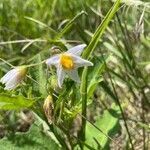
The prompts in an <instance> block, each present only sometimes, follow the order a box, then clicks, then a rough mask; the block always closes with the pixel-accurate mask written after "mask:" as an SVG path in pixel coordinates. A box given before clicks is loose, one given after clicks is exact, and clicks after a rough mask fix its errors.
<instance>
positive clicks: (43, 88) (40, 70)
mask: <svg viewBox="0 0 150 150" xmlns="http://www.w3.org/2000/svg"><path fill="white" fill-rule="evenodd" d="M40 62H42V59H41V55H40V54H38V55H37V63H40ZM38 82H39V83H40V84H41V85H42V86H39V91H40V93H41V94H42V95H43V96H45V97H46V95H47V91H46V82H47V81H46V75H45V72H44V68H43V65H42V64H40V65H39V66H38Z"/></svg>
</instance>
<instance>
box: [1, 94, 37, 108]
mask: <svg viewBox="0 0 150 150" xmlns="http://www.w3.org/2000/svg"><path fill="white" fill-rule="evenodd" d="M34 102H35V101H34V100H32V99H27V98H25V97H23V96H20V95H19V96H9V95H6V94H0V109H3V110H18V109H22V108H27V107H31V106H32V105H33V103H34Z"/></svg>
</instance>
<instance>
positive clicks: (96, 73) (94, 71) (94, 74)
mask: <svg viewBox="0 0 150 150" xmlns="http://www.w3.org/2000/svg"><path fill="white" fill-rule="evenodd" d="M108 61H109V56H105V57H103V56H102V57H100V58H99V61H98V63H96V62H97V59H96V60H95V62H94V64H95V65H94V67H93V68H91V69H89V72H91V73H90V75H89V79H90V82H89V85H88V89H87V91H88V92H87V96H88V99H89V98H90V97H91V96H92V95H93V93H94V91H95V89H96V87H97V85H98V84H99V83H100V82H102V81H103V79H102V77H101V76H100V75H101V74H102V72H103V71H104V69H105V63H107V62H108Z"/></svg>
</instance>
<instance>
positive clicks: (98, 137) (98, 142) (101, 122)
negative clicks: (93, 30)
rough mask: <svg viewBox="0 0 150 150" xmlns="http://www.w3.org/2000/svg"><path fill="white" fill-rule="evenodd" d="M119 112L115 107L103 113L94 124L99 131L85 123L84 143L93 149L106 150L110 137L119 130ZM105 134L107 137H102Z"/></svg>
mask: <svg viewBox="0 0 150 150" xmlns="http://www.w3.org/2000/svg"><path fill="white" fill-rule="evenodd" d="M119 117H120V111H119V108H118V107H117V106H115V105H114V106H113V107H112V108H111V109H109V110H106V111H104V114H103V115H102V116H101V117H97V119H96V122H95V123H94V125H95V126H97V127H98V128H99V129H100V130H102V131H103V133H102V132H100V131H99V130H98V129H96V128H95V127H94V126H93V125H92V124H90V123H89V122H87V126H86V143H87V144H88V145H90V146H92V147H93V148H95V149H100V147H101V149H104V150H106V149H108V148H109V142H110V139H109V138H108V136H109V137H112V136H113V135H115V134H116V133H117V132H118V131H119V130H120V125H119ZM104 133H105V134H107V135H108V136H106V135H104Z"/></svg>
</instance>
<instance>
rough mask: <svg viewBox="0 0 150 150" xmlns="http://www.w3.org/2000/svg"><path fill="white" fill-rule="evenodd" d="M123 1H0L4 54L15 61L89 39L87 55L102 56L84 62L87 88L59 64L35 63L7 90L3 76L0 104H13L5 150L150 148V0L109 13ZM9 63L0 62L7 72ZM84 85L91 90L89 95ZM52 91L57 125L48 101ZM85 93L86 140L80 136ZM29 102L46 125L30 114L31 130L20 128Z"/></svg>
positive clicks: (5, 126)
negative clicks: (59, 73)
mask: <svg viewBox="0 0 150 150" xmlns="http://www.w3.org/2000/svg"><path fill="white" fill-rule="evenodd" d="M115 1H116V0H113V2H112V1H106V0H99V1H96V0H76V1H75V0H0V58H2V59H4V60H5V61H7V62H9V63H11V64H12V65H14V66H18V65H24V64H34V63H40V62H41V61H42V60H45V59H47V58H48V57H49V56H52V55H53V54H56V53H58V51H57V50H56V48H59V49H60V51H66V50H67V49H68V48H70V47H72V46H74V45H77V44H80V43H86V44H87V45H88V46H87V48H86V49H85V52H84V53H83V57H86V58H89V59H90V61H92V62H93V63H94V66H93V67H90V68H89V69H88V70H85V69H79V75H80V77H82V79H85V80H86V78H87V81H86V82H83V80H82V82H81V86H82V87H83V88H82V89H80V84H76V83H74V82H73V81H71V80H70V79H68V78H67V79H65V83H64V85H63V88H62V89H59V88H58V86H57V78H56V73H55V69H54V68H53V67H51V68H46V66H45V65H42V64H40V65H38V66H36V67H31V68H29V70H28V77H26V79H25V81H24V83H23V84H21V85H20V86H18V87H17V89H16V90H14V91H10V92H8V91H4V89H3V87H4V85H2V84H1V83H0V93H1V94H0V109H5V110H9V111H3V110H1V111H0V121H1V123H0V136H1V137H4V138H2V140H0V149H4V150H10V149H15V150H17V149H29V150H30V149H37V150H38V149H44V148H45V149H48V150H49V149H52V150H53V149H74V148H76V149H81V148H82V145H84V148H85V149H86V148H88V149H104V150H106V149H115V150H117V149H137V150H138V149H139V150H142V149H143V150H145V149H147V150H148V149H149V144H150V143H149V130H150V127H149V122H150V113H149V106H150V99H149V97H150V85H149V83H150V78H149V74H150V61H149V60H150V51H149V49H150V44H149V43H150V28H149V26H150V23H149V20H150V15H149V12H150V3H149V1H148V0H143V1H140V0H123V1H122V2H121V4H120V8H119V9H118V11H117V13H116V14H115V17H114V18H112V17H113V13H108V12H110V10H111V7H112V5H113V4H114V2H115ZM115 11H116V9H115V10H114V12H115ZM106 14H107V15H106ZM108 16H109V17H108ZM109 22H110V23H109ZM108 23H109V25H108ZM102 33H103V34H102ZM8 70H10V66H9V65H7V64H6V63H5V62H3V61H0V77H2V76H3V75H4V74H5V73H6V72H7V71H8ZM84 73H85V76H83V74H84ZM85 85H87V86H85ZM81 90H83V91H84V90H85V92H86V90H87V97H84V92H82V91H81ZM48 95H51V96H52V99H53V106H54V108H52V109H54V110H51V112H52V114H51V115H53V116H52V118H53V124H49V123H48V120H47V118H46V116H45V114H44V110H43V107H42V106H43V103H44V100H45V99H46V97H47V96H48ZM83 99H86V100H87V105H86V106H87V113H86V117H87V120H86V123H87V125H86V128H85V129H86V130H85V142H84V141H82V140H81V139H82V137H81V136H80V135H82V134H80V131H81V129H82V130H83V128H82V126H83V122H82V121H83V120H85V118H83V117H82V115H81V111H82V110H83V107H82V106H83V103H82V102H83ZM114 103H115V104H114ZM28 107H29V108H28ZM22 108H28V110H31V111H33V112H34V113H35V114H36V115H35V114H34V116H36V117H37V116H38V117H39V118H40V120H41V122H42V126H41V125H38V126H37V125H36V124H35V123H32V122H33V121H31V123H30V122H28V120H26V122H28V124H29V125H30V126H31V128H30V129H29V131H27V132H26V133H21V132H19V133H18V132H16V131H17V129H16V128H17V127H16V126H17V125H16V124H15V122H16V121H17V120H19V119H20V117H18V116H19V115H18V114H20V113H22V111H21V110H20V109H22ZM10 109H11V110H12V109H13V110H16V109H17V111H10ZM79 114H80V115H79ZM36 117H35V120H37V118H36ZM50 117H51V116H50ZM23 119H24V118H23ZM81 120H82V121H81ZM35 122H36V121H35ZM43 122H44V124H47V126H48V127H47V128H48V129H47V130H48V131H47V132H46V133H45V132H44V131H45V126H43ZM10 128H11V129H10ZM22 128H23V127H22ZM97 128H98V129H97ZM26 129H28V128H26ZM10 131H11V132H10ZM49 131H50V132H51V133H53V136H54V137H55V139H57V140H58V141H57V142H56V141H55V140H53V139H52V138H51V137H50V136H49ZM100 131H102V132H100ZM47 134H48V135H47ZM83 138H84V137H83ZM102 139H103V140H102ZM116 141H117V142H116ZM116 143H117V144H116ZM132 144H133V145H132ZM60 145H61V146H60ZM133 147H134V148H133Z"/></svg>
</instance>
